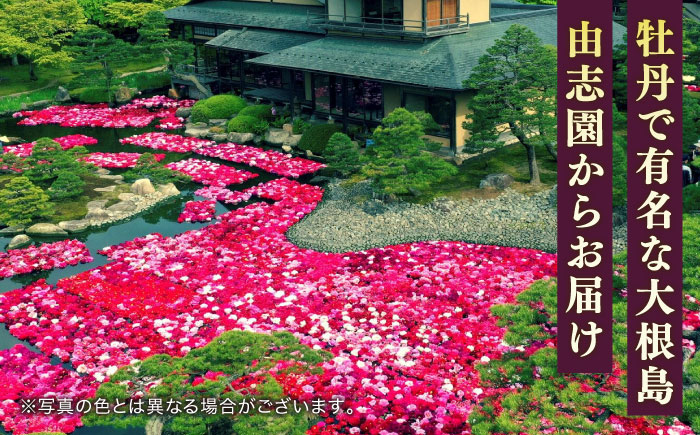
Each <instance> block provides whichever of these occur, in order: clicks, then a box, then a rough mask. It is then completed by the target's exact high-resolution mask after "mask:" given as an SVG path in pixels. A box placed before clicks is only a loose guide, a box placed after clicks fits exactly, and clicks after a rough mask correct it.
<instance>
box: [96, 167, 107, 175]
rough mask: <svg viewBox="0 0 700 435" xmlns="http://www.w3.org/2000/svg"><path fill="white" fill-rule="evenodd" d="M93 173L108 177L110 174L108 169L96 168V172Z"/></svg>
mask: <svg viewBox="0 0 700 435" xmlns="http://www.w3.org/2000/svg"><path fill="white" fill-rule="evenodd" d="M95 173H96V174H97V175H109V173H110V172H109V169H105V168H97V170H96V171H95Z"/></svg>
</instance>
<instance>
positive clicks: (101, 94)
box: [78, 88, 109, 104]
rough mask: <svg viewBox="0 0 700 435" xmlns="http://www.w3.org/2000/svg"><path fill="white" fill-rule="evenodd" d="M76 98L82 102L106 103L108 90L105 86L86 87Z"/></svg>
mask: <svg viewBox="0 0 700 435" xmlns="http://www.w3.org/2000/svg"><path fill="white" fill-rule="evenodd" d="M78 98H79V99H80V101H82V102H83V103H91V104H92V103H108V102H109V92H107V89H105V88H86V89H85V90H84V91H82V92H81V93H80V97H78Z"/></svg>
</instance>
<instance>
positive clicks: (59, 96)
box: [53, 86, 70, 103]
mask: <svg viewBox="0 0 700 435" xmlns="http://www.w3.org/2000/svg"><path fill="white" fill-rule="evenodd" d="M53 100H54V101H56V102H57V103H65V102H66V101H70V92H68V89H66V88H64V87H63V86H59V87H58V91H57V92H56V96H55V97H53Z"/></svg>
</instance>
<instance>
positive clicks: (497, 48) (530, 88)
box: [463, 24, 557, 184]
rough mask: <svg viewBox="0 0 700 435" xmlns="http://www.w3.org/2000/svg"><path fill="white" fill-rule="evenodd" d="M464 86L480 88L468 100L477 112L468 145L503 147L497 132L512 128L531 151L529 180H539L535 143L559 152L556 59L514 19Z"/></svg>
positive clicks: (536, 181)
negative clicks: (557, 143) (557, 145)
mask: <svg viewBox="0 0 700 435" xmlns="http://www.w3.org/2000/svg"><path fill="white" fill-rule="evenodd" d="M464 84H465V86H468V87H469V88H472V89H478V92H477V94H476V95H475V96H474V98H473V99H472V100H471V101H470V102H469V108H470V109H471V110H472V111H473V115H472V117H471V119H470V120H469V121H468V122H465V123H464V125H463V126H464V128H468V129H469V130H470V131H471V132H472V136H471V138H470V139H469V140H468V141H467V149H469V150H475V149H481V148H484V147H487V146H489V147H500V146H503V145H504V143H503V142H502V141H500V140H499V135H500V134H501V133H504V132H506V131H507V132H509V133H511V134H512V135H513V136H514V137H515V138H516V139H518V141H519V142H520V144H521V145H522V146H523V147H525V150H526V151H527V159H528V165H529V169H530V183H531V184H539V183H540V172H539V168H538V166H537V158H536V155H535V146H536V145H543V146H544V147H546V148H547V151H548V152H549V153H550V154H551V155H552V157H553V158H554V159H556V157H557V152H556V147H555V144H556V91H557V61H556V55H555V53H554V52H553V51H552V50H550V49H548V48H547V47H545V46H544V45H542V42H541V41H540V40H539V39H538V38H537V36H536V35H535V34H534V33H533V32H532V30H530V29H528V28H527V27H525V26H522V25H519V24H514V25H512V26H511V27H510V28H508V30H506V32H505V34H504V35H503V37H502V38H501V39H498V40H496V42H495V43H494V45H493V46H492V47H491V48H489V49H488V50H487V52H486V54H485V55H483V56H482V57H481V58H480V59H479V64H478V65H477V66H476V67H475V68H474V71H473V73H472V76H471V77H470V78H469V80H467V81H465V83H464Z"/></svg>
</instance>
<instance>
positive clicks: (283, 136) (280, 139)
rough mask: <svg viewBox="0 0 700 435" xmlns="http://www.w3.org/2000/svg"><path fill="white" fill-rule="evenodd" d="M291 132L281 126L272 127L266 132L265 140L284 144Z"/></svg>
mask: <svg viewBox="0 0 700 435" xmlns="http://www.w3.org/2000/svg"><path fill="white" fill-rule="evenodd" d="M289 136H290V134H289V132H288V131H285V130H283V129H281V128H271V129H269V130H268V131H267V133H265V142H267V143H269V144H271V145H277V146H282V145H284V142H285V141H286V140H287V139H288V138H289Z"/></svg>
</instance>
